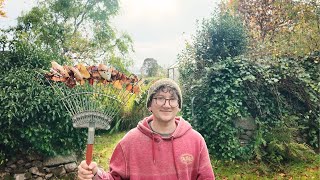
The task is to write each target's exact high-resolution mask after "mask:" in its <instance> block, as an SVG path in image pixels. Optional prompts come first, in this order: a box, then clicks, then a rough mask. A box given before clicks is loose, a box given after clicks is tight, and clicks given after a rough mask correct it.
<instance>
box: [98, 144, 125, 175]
mask: <svg viewBox="0 0 320 180" xmlns="http://www.w3.org/2000/svg"><path fill="white" fill-rule="evenodd" d="M109 166H110V172H105V171H104V170H103V169H99V170H98V172H97V174H96V175H95V176H94V178H93V179H94V180H123V179H129V177H128V176H127V174H128V173H127V161H126V158H125V156H124V153H123V150H122V147H121V145H120V143H119V144H118V145H117V146H116V148H115V150H114V152H113V154H112V156H111V160H110V165H109Z"/></svg>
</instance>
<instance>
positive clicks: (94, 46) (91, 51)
mask: <svg viewBox="0 0 320 180" xmlns="http://www.w3.org/2000/svg"><path fill="white" fill-rule="evenodd" d="M118 9H119V3H118V1H117V0H97V1H91V0H85V1H82V0H48V1H41V2H40V3H39V5H38V6H37V7H34V8H33V9H32V10H31V11H30V12H28V13H27V14H25V15H23V16H21V17H19V19H18V28H17V29H18V31H17V32H16V34H17V35H16V37H17V38H19V39H24V40H25V41H27V42H30V43H33V44H36V45H37V46H38V47H41V48H42V49H46V50H47V51H50V52H55V53H58V54H60V55H62V56H64V57H65V58H67V59H69V60H74V61H78V62H84V61H85V62H88V63H92V62H96V61H99V62H103V63H108V62H109V59H111V58H115V57H121V58H120V60H121V61H122V63H124V64H126V66H128V65H130V63H129V64H128V63H127V62H128V59H126V58H127V57H126V56H125V54H126V53H127V52H129V51H130V50H131V48H132V47H131V43H132V40H131V38H130V37H129V35H127V34H120V35H118V34H117V32H116V30H115V29H114V28H113V27H112V26H111V24H110V19H111V18H112V17H113V16H115V15H116V14H117V12H118Z"/></svg>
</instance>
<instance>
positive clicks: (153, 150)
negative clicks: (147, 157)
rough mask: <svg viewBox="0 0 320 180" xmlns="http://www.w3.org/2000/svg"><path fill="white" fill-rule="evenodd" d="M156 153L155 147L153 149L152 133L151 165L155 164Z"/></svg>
mask: <svg viewBox="0 0 320 180" xmlns="http://www.w3.org/2000/svg"><path fill="white" fill-rule="evenodd" d="M155 154H156V151H155V147H154V133H152V158H153V164H155V163H156V159H155V156H156V155H155Z"/></svg>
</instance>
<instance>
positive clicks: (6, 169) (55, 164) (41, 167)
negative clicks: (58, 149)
mask: <svg viewBox="0 0 320 180" xmlns="http://www.w3.org/2000/svg"><path fill="white" fill-rule="evenodd" d="M77 162H78V161H77V156H76V155H69V156H57V157H53V158H43V157H40V156H37V155H26V156H20V157H18V158H14V159H12V160H9V161H8V162H7V163H5V165H4V166H3V167H0V179H8V180H11V179H15V180H29V179H36V180H46V179H75V178H76V176H77V174H76V173H77V166H78V165H77Z"/></svg>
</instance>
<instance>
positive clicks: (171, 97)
mask: <svg viewBox="0 0 320 180" xmlns="http://www.w3.org/2000/svg"><path fill="white" fill-rule="evenodd" d="M150 110H151V111H152V113H153V117H154V120H157V121H162V122H169V121H171V120H174V118H175V117H176V115H177V113H178V112H179V111H180V108H179V102H178V96H177V95H176V93H175V92H174V91H173V90H172V89H171V88H164V89H160V90H159V92H158V93H156V94H155V95H154V96H153V99H152V102H151V106H150Z"/></svg>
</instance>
